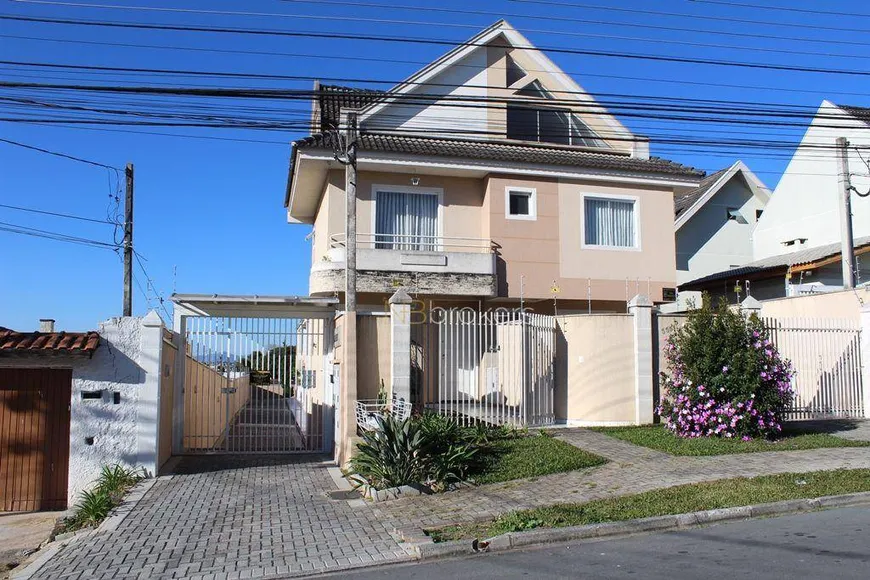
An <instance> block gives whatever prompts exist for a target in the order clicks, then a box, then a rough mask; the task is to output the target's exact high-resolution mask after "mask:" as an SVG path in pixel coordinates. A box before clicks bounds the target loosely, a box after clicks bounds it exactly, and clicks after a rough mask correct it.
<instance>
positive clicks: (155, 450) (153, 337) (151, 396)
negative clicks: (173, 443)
mask: <svg viewBox="0 0 870 580" xmlns="http://www.w3.org/2000/svg"><path fill="white" fill-rule="evenodd" d="M140 324H141V325H142V330H141V335H140V338H139V366H140V367H141V368H142V373H143V375H144V376H145V380H144V383H143V384H142V387H141V389H140V390H139V400H138V402H137V408H136V431H137V433H136V449H137V453H136V457H137V463H138V464H139V465H141V466H142V467H143V468H144V469H145V471H146V472H147V473H148V474H149V476H155V475H157V470H158V469H159V468H160V465H159V461H158V455H159V439H160V432H161V430H160V422H161V421H166V420H167V418H166V417H161V416H160V381H161V380H162V377H163V361H162V360H161V357H162V354H163V321H162V320H160V316H158V314H157V313H156V312H155V311H153V310H152V311H151V312H149V313H148V314H147V315H146V316H145V317H144V318H143V319H142V321H141V322H140Z"/></svg>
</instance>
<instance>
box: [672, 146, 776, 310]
mask: <svg viewBox="0 0 870 580" xmlns="http://www.w3.org/2000/svg"><path fill="white" fill-rule="evenodd" d="M769 200H770V191H769V190H768V189H767V187H766V186H765V185H764V183H763V182H762V181H761V180H760V179H758V177H757V176H756V175H755V174H754V173H753V172H752V171H751V170H750V169H749V167H747V166H746V164H745V163H743V162H742V161H736V162H735V163H734V164H732V165H731V166H729V167H726V168H724V169H720V170H719V171H716V172H715V173H712V174H710V175H709V176H707V177H705V178H704V179H703V180H702V181H701V184H700V185H699V186H698V187H696V188H694V189H692V190H689V191H686V192H682V193H678V194H677V196H676V198H675V200H674V239H675V245H676V258H677V283H678V284H680V285H682V284H686V283H687V282H690V281H692V280H696V279H698V278H703V277H704V276H709V275H710V274H714V273H716V272H722V271H725V270H730V269H733V268H737V267H739V266H742V265H744V264H747V263H749V262H752V261H753V259H754V257H753V248H752V242H753V233H754V231H755V228H756V227H757V224H758V222H759V220H760V219H761V217H762V215H763V213H764V209H765V206H766V205H767V202H768V201H769ZM700 299H701V295H700V292H695V291H690V290H681V291H680V292H679V293H678V294H677V300H676V301H675V302H673V303H671V304H666V305H663V307H662V308H663V309H664V310H665V311H669V312H675V311H683V310H686V309H687V308H689V307H690V306H691V305H692V304H693V303H694V304H700Z"/></svg>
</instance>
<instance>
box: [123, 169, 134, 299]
mask: <svg viewBox="0 0 870 580" xmlns="http://www.w3.org/2000/svg"><path fill="white" fill-rule="evenodd" d="M124 174H125V175H126V177H127V194H126V196H124V244H123V245H124V316H133V164H132V163H128V164H127V168H126V170H125V171H124Z"/></svg>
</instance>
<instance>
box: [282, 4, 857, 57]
mask: <svg viewBox="0 0 870 580" xmlns="http://www.w3.org/2000/svg"><path fill="white" fill-rule="evenodd" d="M281 1H282V2H293V3H297V4H315V5H323V6H351V7H357V8H358V7H366V8H385V9H389V10H409V11H415V12H437V13H445V14H466V15H480V16H488V17H490V18H492V11H491V10H470V9H459V8H443V7H439V6H431V5H429V6H408V5H400V4H386V3H376V2H354V1H352V0H281ZM602 9H603V8H602ZM499 14H500V15H501V16H503V17H504V18H524V19H530V20H545V21H553V22H570V23H574V24H592V25H603V26H618V27H625V28H641V29H645V30H660V31H666V32H683V33H693V34H703V35H704V36H711V35H712V36H729V37H733V38H755V39H759V40H784V41H790V42H802V43H803V42H810V43H816V44H834V45H843V46H852V47H854V46H861V45H864V44H865V43H863V42H861V41H853V40H851V39H849V40H837V39H831V38H824V39H823V38H811V37H803V36H782V35H775V34H771V33H770V32H765V33H763V34H762V33H751V32H746V31H745V30H742V31H741V32H735V31H733V30H713V29H709V28H697V27H692V28H686V27H680V26H665V25H657V24H648V23H636V22H622V21H612V20H590V19H588V18H576V17H571V16H565V15H564V13H560V15H558V16H557V15H555V14H552V11H551V13H549V14H547V15H546V16H542V15H538V14H523V13H519V14H518V13H511V12H504V11H500V12H499Z"/></svg>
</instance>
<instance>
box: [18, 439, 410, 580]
mask: <svg viewBox="0 0 870 580" xmlns="http://www.w3.org/2000/svg"><path fill="white" fill-rule="evenodd" d="M327 467H328V464H326V463H325V462H323V461H322V460H321V459H320V458H305V457H292V456H291V457H289V458H288V457H287V456H280V457H279V456H232V457H217V456H211V457H186V458H184V459H182V460H181V462H180V463H179V464H178V466H177V467H176V469H175V470H174V471H175V474H174V475H172V476H169V477H160V478H158V480H157V482H156V483H155V484H154V486H153V487H152V488H151V489H150V490H149V491H148V492H147V493H146V494H145V496H144V498H143V499H142V500H141V501H140V502H139V503H138V504H137V505H136V506H135V507H134V508H133V510H132V511H131V512H130V513H129V515H127V517H126V518H125V519H124V520H123V521H122V522H121V523H120V525H118V527H117V528H116V529H115V530H111V531H102V532H97V533H95V534H93V535H91V536H88V537H85V538H83V539H82V540H80V541H78V542H75V543H72V544H70V545H68V546H66V547H65V548H63V549H62V550H61V551H60V552H59V553H58V554H57V555H56V556H55V557H53V558H52V559H51V560H50V561H49V562H48V563H47V564H46V565H45V566H44V567H43V568H42V569H41V570H39V572H38V573H37V574H36V575H35V576H34V578H45V579H60V578H69V579H75V578H83V579H84V578H88V579H95V580H96V579H112V580H121V579H125V578H142V579H144V578H267V577H272V576H287V575H296V574H310V573H313V572H315V571H326V570H333V569H339V568H348V567H352V566H360V565H365V564H372V563H381V562H391V561H398V560H403V559H408V558H409V556H408V554H407V553H406V552H405V551H404V550H403V549H402V548H401V547H400V546H399V544H398V542H397V541H396V540H395V539H394V538H393V536H392V535H391V533H390V530H389V529H388V528H387V527H386V525H385V524H384V523H382V522H379V521H378V520H377V519H376V518H375V517H374V514H373V512H372V510H371V508H370V507H369V506H368V505H364V504H363V505H360V506H358V507H351V506H350V505H349V503H348V502H347V501H344V500H335V499H331V498H329V497H328V496H327V495H326V493H327V492H329V491H333V490H335V489H336V486H335V484H334V483H333V481H332V478H331V477H330V476H329V473H328V472H327ZM360 503H361V502H360Z"/></svg>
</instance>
